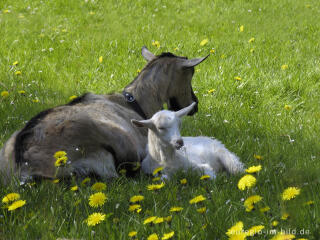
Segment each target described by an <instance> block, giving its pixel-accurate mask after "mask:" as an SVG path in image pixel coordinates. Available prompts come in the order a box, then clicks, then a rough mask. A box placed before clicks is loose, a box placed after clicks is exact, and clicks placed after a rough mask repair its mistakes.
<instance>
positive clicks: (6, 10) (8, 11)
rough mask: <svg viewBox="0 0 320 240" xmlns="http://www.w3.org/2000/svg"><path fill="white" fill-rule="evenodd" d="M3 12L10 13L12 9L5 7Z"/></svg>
mask: <svg viewBox="0 0 320 240" xmlns="http://www.w3.org/2000/svg"><path fill="white" fill-rule="evenodd" d="M2 12H3V13H10V12H11V11H10V10H9V9H5V10H3V11H2Z"/></svg>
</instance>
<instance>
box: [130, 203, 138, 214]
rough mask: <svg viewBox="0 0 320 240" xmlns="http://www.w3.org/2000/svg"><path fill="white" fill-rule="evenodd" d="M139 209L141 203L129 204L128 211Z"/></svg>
mask: <svg viewBox="0 0 320 240" xmlns="http://www.w3.org/2000/svg"><path fill="white" fill-rule="evenodd" d="M139 209H141V205H140V204H133V205H130V206H129V211H130V212H134V211H137V210H139Z"/></svg>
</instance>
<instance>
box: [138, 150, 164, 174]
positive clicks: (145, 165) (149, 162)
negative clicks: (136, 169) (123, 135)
mask: <svg viewBox="0 0 320 240" xmlns="http://www.w3.org/2000/svg"><path fill="white" fill-rule="evenodd" d="M158 167H160V164H158V163H157V162H156V161H154V160H153V159H152V157H151V156H150V155H149V154H148V155H147V156H146V157H145V158H144V159H143V160H142V163H141V169H142V171H143V172H144V173H145V174H152V173H153V171H154V170H155V169H156V168H158Z"/></svg>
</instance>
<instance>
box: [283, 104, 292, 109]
mask: <svg viewBox="0 0 320 240" xmlns="http://www.w3.org/2000/svg"><path fill="white" fill-rule="evenodd" d="M284 109H285V110H291V109H292V106H291V105H287V104H286V105H284Z"/></svg>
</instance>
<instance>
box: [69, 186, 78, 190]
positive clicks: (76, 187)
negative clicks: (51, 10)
mask: <svg viewBox="0 0 320 240" xmlns="http://www.w3.org/2000/svg"><path fill="white" fill-rule="evenodd" d="M70 190H71V191H78V190H79V188H78V186H77V185H76V186H73V187H71V188H70Z"/></svg>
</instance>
